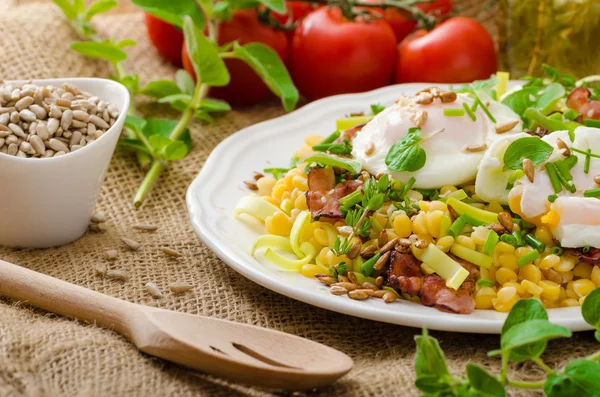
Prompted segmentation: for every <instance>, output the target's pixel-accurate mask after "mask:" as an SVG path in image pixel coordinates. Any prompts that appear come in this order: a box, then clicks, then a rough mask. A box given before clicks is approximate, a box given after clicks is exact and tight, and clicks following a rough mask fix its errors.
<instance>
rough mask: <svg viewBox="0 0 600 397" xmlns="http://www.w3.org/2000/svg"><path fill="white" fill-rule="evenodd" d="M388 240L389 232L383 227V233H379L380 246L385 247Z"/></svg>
mask: <svg viewBox="0 0 600 397" xmlns="http://www.w3.org/2000/svg"><path fill="white" fill-rule="evenodd" d="M387 242H388V233H387V230H385V229H383V230H382V231H381V233H379V237H377V243H378V244H379V246H380V247H383V246H384V245H385V244H386V243H387Z"/></svg>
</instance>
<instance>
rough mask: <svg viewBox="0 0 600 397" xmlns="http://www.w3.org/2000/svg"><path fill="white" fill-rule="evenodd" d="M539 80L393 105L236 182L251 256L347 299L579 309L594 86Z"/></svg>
mask: <svg viewBox="0 0 600 397" xmlns="http://www.w3.org/2000/svg"><path fill="white" fill-rule="evenodd" d="M545 70H546V72H547V74H548V77H547V78H544V79H541V78H527V79H526V80H525V82H524V84H520V85H518V86H516V87H515V88H513V89H508V88H507V87H508V85H509V84H508V83H509V76H508V74H506V73H498V74H497V75H495V76H493V77H492V78H490V79H489V80H485V81H477V82H474V83H472V84H468V85H464V86H461V87H453V89H452V90H448V91H446V90H442V89H440V88H437V87H431V88H428V89H425V90H423V91H421V92H419V93H417V94H416V95H413V96H404V95H399V98H398V99H397V100H396V102H395V103H394V104H392V105H391V106H388V107H384V106H381V105H378V104H374V105H371V111H370V112H369V113H368V114H365V113H357V114H351V115H347V117H345V118H341V119H339V120H337V122H336V126H335V127H336V128H335V131H334V132H333V133H332V134H331V135H329V136H318V135H308V136H306V138H305V144H304V145H303V146H301V147H299V148H298V149H297V151H296V152H295V153H294V154H293V158H292V166H291V167H290V168H268V169H265V170H263V172H260V173H259V172H257V173H256V174H255V178H254V179H253V180H252V181H246V185H247V186H248V187H249V188H250V189H251V190H253V191H254V193H253V194H251V195H248V196H245V197H243V198H242V199H241V200H240V202H239V203H238V205H237V207H236V209H235V211H234V214H235V216H236V217H238V219H240V220H241V221H244V222H247V223H248V224H249V225H252V226H254V227H258V228H259V230H261V235H260V236H259V237H258V238H257V239H256V241H255V242H254V246H253V248H252V252H251V254H252V255H253V256H255V257H256V258H257V260H259V262H263V263H265V261H266V262H269V263H271V264H273V265H276V266H278V267H279V268H282V269H285V270H287V271H293V272H298V273H300V274H301V275H303V276H306V277H311V278H315V279H316V280H315V282H321V283H323V284H325V285H327V286H329V287H330V291H331V293H332V294H335V295H341V296H347V297H348V298H351V299H355V300H364V299H373V298H380V299H382V300H383V301H384V302H386V303H391V302H394V301H397V300H398V299H404V300H410V301H414V302H419V303H421V304H423V305H425V306H433V307H436V308H438V309H440V310H444V311H449V312H454V313H460V314H468V313H471V312H473V311H474V310H475V309H481V310H496V311H500V312H508V311H509V310H510V309H511V308H512V306H513V305H514V304H515V303H516V302H517V301H519V299H521V298H530V297H535V298H538V299H540V301H541V302H542V303H543V305H544V306H545V307H547V308H556V307H569V306H578V305H581V304H582V303H583V300H584V299H585V297H586V296H587V295H588V294H589V293H590V292H591V291H592V290H593V289H595V288H596V287H597V286H600V266H599V265H600V200H599V198H600V85H598V84H596V83H595V81H596V79H595V78H594V77H589V78H586V79H582V80H576V79H574V78H573V77H571V76H568V75H564V74H561V73H559V72H558V71H556V70H554V69H552V68H550V67H547V66H545ZM268 174H270V175H268ZM317 280H318V281H317Z"/></svg>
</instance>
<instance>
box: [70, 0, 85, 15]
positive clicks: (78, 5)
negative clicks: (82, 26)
mask: <svg viewBox="0 0 600 397" xmlns="http://www.w3.org/2000/svg"><path fill="white" fill-rule="evenodd" d="M73 7H75V11H76V12H77V13H78V14H83V12H84V11H85V2H84V0H73Z"/></svg>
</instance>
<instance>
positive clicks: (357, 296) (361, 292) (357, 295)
mask: <svg viewBox="0 0 600 397" xmlns="http://www.w3.org/2000/svg"><path fill="white" fill-rule="evenodd" d="M371 293H372V291H371V290H365V289H355V290H354V291H349V292H348V297H349V298H350V299H354V300H365V299H367V298H369V296H371Z"/></svg>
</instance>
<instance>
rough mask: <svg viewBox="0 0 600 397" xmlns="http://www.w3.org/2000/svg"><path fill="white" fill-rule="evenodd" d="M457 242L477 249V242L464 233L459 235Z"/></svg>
mask: <svg viewBox="0 0 600 397" xmlns="http://www.w3.org/2000/svg"><path fill="white" fill-rule="evenodd" d="M456 243H457V244H460V245H462V246H463V247H467V248H470V249H472V250H474V249H475V243H474V242H473V239H471V237H467V236H462V235H461V236H457V237H456Z"/></svg>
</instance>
